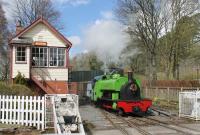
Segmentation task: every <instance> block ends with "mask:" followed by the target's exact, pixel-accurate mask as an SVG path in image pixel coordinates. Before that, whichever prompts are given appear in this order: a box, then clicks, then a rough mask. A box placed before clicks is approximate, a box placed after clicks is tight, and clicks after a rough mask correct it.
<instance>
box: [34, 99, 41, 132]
mask: <svg viewBox="0 0 200 135" xmlns="http://www.w3.org/2000/svg"><path fill="white" fill-rule="evenodd" d="M37 104H38V105H37V106H38V108H37V129H38V130H39V129H40V112H41V111H40V106H41V100H40V96H38V99H37ZM35 111H36V110H35Z"/></svg>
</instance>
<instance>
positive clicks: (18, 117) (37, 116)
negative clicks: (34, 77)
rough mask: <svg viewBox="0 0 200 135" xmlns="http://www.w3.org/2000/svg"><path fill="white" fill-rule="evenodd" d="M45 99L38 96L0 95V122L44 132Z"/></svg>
mask: <svg viewBox="0 0 200 135" xmlns="http://www.w3.org/2000/svg"><path fill="white" fill-rule="evenodd" d="M44 105H45V99H44V97H40V96H5V95H0V122H1V123H6V124H21V125H24V126H34V127H37V129H38V130H39V129H42V130H44V117H45V116H44V111H45V110H44V109H45V107H44Z"/></svg>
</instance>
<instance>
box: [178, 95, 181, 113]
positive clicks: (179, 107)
mask: <svg viewBox="0 0 200 135" xmlns="http://www.w3.org/2000/svg"><path fill="white" fill-rule="evenodd" d="M178 103H179V106H178V110H179V111H178V114H179V117H181V93H179V101H178Z"/></svg>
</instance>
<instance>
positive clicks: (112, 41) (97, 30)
mask: <svg viewBox="0 0 200 135" xmlns="http://www.w3.org/2000/svg"><path fill="white" fill-rule="evenodd" d="M123 29H124V27H123V26H122V25H121V24H120V23H119V22H118V21H115V20H112V19H99V20H96V21H95V22H94V23H93V24H91V25H90V26H89V27H87V28H86V29H85V31H84V36H83V46H84V47H85V48H86V49H87V50H88V51H95V52H96V53H97V55H98V56H99V58H100V59H101V60H103V61H104V62H110V61H115V62H116V61H117V60H118V58H119V57H120V54H121V51H122V50H123V48H124V47H125V46H126V43H127V41H128V35H127V34H126V33H125V32H123V31H122V30H123Z"/></svg>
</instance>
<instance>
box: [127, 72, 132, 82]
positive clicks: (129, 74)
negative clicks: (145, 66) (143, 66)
mask: <svg viewBox="0 0 200 135" xmlns="http://www.w3.org/2000/svg"><path fill="white" fill-rule="evenodd" d="M128 82H129V83H132V82H133V72H132V71H128Z"/></svg>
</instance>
